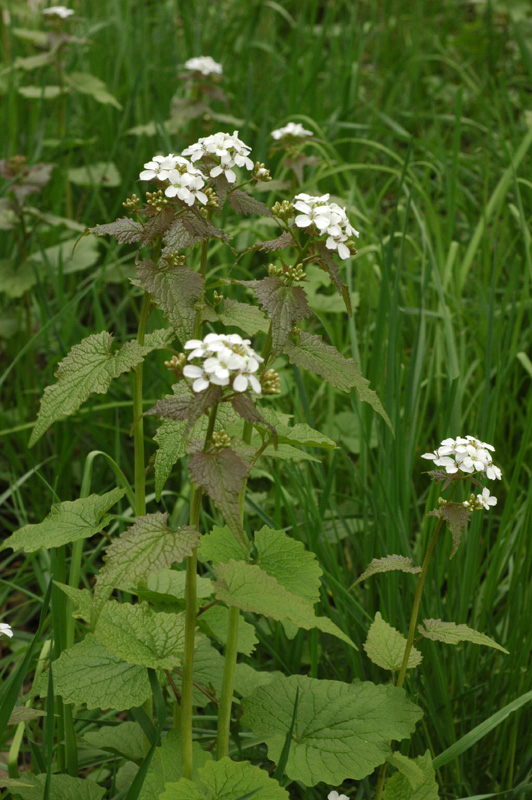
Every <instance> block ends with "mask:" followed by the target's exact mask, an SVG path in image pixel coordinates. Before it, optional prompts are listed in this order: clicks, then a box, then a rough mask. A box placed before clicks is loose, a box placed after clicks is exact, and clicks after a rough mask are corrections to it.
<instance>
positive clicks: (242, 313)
mask: <svg viewBox="0 0 532 800" xmlns="http://www.w3.org/2000/svg"><path fill="white" fill-rule="evenodd" d="M217 315H218V319H219V320H220V322H221V323H222V324H223V325H226V326H227V327H230V326H234V327H236V328H240V330H242V331H244V333H247V334H249V336H255V334H256V333H259V332H260V333H267V331H268V325H269V321H268V319H267V317H266V316H265V315H264V314H263V313H262V311H261V310H260V309H259V308H257V306H252V305H250V303H240V302H239V301H238V300H224V304H223V308H222V309H221V310H218V311H217Z"/></svg>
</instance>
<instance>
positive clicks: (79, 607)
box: [54, 581, 92, 622]
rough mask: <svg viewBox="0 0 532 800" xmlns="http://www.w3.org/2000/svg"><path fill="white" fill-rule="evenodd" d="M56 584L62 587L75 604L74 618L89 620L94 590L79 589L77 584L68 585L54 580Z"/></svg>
mask: <svg viewBox="0 0 532 800" xmlns="http://www.w3.org/2000/svg"><path fill="white" fill-rule="evenodd" d="M54 586H57V588H58V589H61V591H62V592H64V593H65V594H66V596H67V597H68V599H69V600H70V601H71V602H72V603H73V605H74V611H73V612H72V616H73V617H74V619H82V620H83V621H84V622H89V620H90V618H91V611H92V592H89V590H88V589H77V588H76V587H75V586H67V585H66V584H65V583H58V581H54Z"/></svg>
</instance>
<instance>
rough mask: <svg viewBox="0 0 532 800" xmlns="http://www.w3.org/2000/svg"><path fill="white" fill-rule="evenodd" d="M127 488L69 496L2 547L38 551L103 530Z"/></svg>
mask: <svg viewBox="0 0 532 800" xmlns="http://www.w3.org/2000/svg"><path fill="white" fill-rule="evenodd" d="M125 493H126V491H125V489H113V490H112V491H110V492H107V493H106V494H102V495H98V494H91V495H89V496H88V497H83V498H80V499H79V500H67V501H66V502H65V503H57V504H56V505H53V506H52V510H51V511H50V513H49V514H48V516H47V517H46V518H45V519H44V520H43V521H42V522H39V523H37V524H36V525H24V527H23V528H19V530H18V531H15V532H14V533H12V534H11V536H9V537H8V538H7V539H6V540H5V542H4V543H3V544H2V548H1V549H4V548H6V547H11V548H12V549H13V550H23V551H24V552H25V553H34V552H35V551H36V550H39V549H40V548H41V547H48V548H50V547H61V546H62V545H64V544H68V543H69V542H76V541H77V540H78V539H87V538H88V537H89V536H94V534H96V533H100V532H101V531H102V530H103V529H104V528H106V527H107V525H109V522H110V521H111V519H112V517H111V516H110V515H109V514H106V513H105V512H106V511H108V510H109V509H110V508H112V506H114V505H115V504H116V503H118V501H119V500H120V498H121V497H123V496H124V495H125Z"/></svg>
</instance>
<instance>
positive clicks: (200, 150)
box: [183, 131, 254, 183]
mask: <svg viewBox="0 0 532 800" xmlns="http://www.w3.org/2000/svg"><path fill="white" fill-rule="evenodd" d="M250 152H251V147H248V145H247V144H244V142H243V141H242V140H241V139H239V138H238V131H234V132H233V133H232V134H229V133H223V132H222V131H220V132H219V133H213V134H212V136H205V137H204V138H202V139H199V140H198V141H197V142H196V143H195V144H191V145H190V147H187V148H186V149H185V150H183V155H184V156H190V160H191V161H198V160H199V159H200V158H203V156H205V155H210V156H215V157H216V158H218V159H219V163H218V164H216V166H214V167H212V169H211V171H210V173H209V175H210V176H211V178H216V177H217V176H218V175H222V173H223V174H224V175H225V177H226V178H227V180H228V182H229V183H234V182H235V181H236V174H235V172H234V171H233V167H234V166H237V167H245V168H246V169H248V170H249V171H250V172H251V171H252V170H253V169H254V164H253V161H252V160H251V159H250V158H249V154H250Z"/></svg>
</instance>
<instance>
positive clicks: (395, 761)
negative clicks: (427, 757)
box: [386, 751, 424, 789]
mask: <svg viewBox="0 0 532 800" xmlns="http://www.w3.org/2000/svg"><path fill="white" fill-rule="evenodd" d="M386 761H387V762H388V764H391V765H392V767H395V768H396V769H398V770H399V772H400V773H401V775H404V776H405V778H406V779H407V780H408V783H409V784H410V786H411V787H412V789H416V788H417V787H418V786H420V785H421V784H422V783H423V781H424V773H423V770H422V769H421V767H420V766H419V764H417V763H416V761H414V759H412V758H408V757H407V756H404V755H403V754H402V753H400V752H399V751H395V752H394V753H392V754H391V756H388V758H387V759H386Z"/></svg>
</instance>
